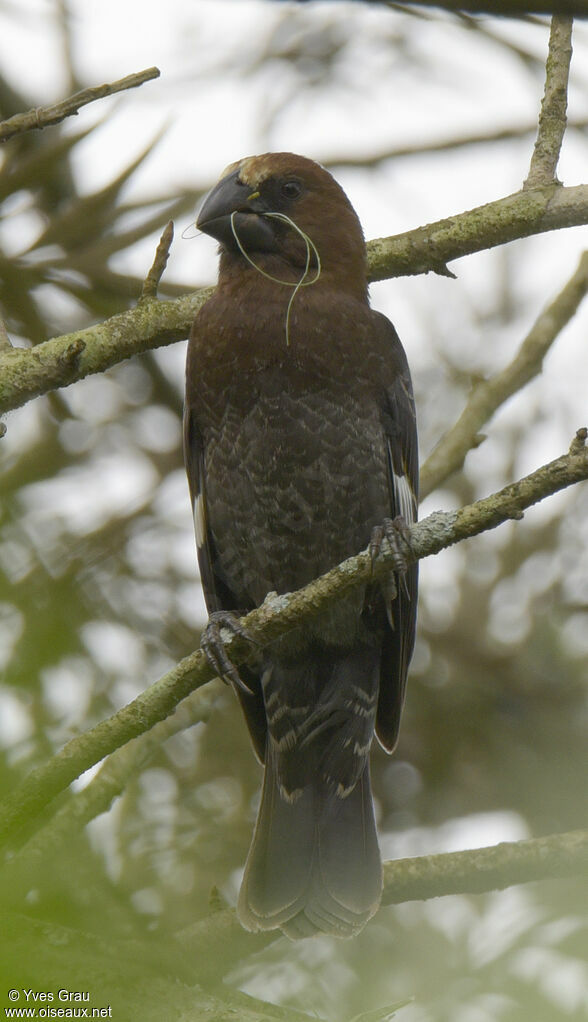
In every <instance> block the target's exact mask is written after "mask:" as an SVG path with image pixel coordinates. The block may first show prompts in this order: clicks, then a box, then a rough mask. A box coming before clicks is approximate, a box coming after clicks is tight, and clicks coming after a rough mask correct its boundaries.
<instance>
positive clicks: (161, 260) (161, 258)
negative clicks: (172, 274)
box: [140, 220, 174, 301]
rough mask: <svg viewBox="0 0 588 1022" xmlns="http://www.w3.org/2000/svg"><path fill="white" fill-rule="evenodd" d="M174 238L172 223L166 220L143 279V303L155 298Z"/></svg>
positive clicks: (141, 299)
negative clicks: (149, 266)
mask: <svg viewBox="0 0 588 1022" xmlns="http://www.w3.org/2000/svg"><path fill="white" fill-rule="evenodd" d="M173 238H174V222H173V220H168V222H167V224H166V226H165V228H164V230H163V233H162V235H161V237H160V239H159V244H158V246H157V248H156V250H155V258H154V259H153V264H152V266H151V269H150V270H149V273H148V274H147V276H146V277H145V283H144V284H143V290H142V291H141V298H140V301H144V300H145V299H149V298H157V288H158V287H159V281H160V280H161V278H162V276H163V271H164V270H165V267H166V266H167V261H168V259H169V250H170V248H171V243H172V241H173Z"/></svg>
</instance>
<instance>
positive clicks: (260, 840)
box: [238, 756, 382, 939]
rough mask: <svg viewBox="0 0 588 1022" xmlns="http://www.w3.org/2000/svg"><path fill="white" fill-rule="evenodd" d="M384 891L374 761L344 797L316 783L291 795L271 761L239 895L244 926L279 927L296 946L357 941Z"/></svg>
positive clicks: (260, 928)
mask: <svg viewBox="0 0 588 1022" xmlns="http://www.w3.org/2000/svg"><path fill="white" fill-rule="evenodd" d="M381 892H382V866H381V861H380V852H379V848H378V839H377V835H376V824H375V820H374V809H373V803H372V795H371V789H370V775H369V763H368V761H367V760H366V762H365V767H364V769H363V772H362V773H361V775H360V777H359V779H358V781H357V783H356V784H355V786H354V787H353V789H352V790H351V791H348V792H345V793H344V794H342V793H341V792H337V791H336V790H334V789H333V788H332V787H328V788H326V787H325V785H324V784H322V783H321V782H320V778H318V777H315V778H313V779H312V780H311V781H310V783H308V784H307V785H305V787H304V788H303V789H302V790H301V791H299V792H297V793H295V795H294V796H286V795H285V793H284V792H283V790H282V789H281V788H280V785H279V783H278V775H277V770H276V765H275V762H274V761H273V757H271V756H268V757H267V759H266V766H265V776H264V784H263V792H262V797H261V806H260V809H259V814H258V818H257V824H256V828H255V834H254V836H253V841H252V844H251V848H250V850H249V855H248V858H247V864H246V866H245V875H244V877H243V883H242V885H241V892H240V895H239V904H238V915H239V919H240V921H241V923H242V925H243V926H244V927H246V929H248V930H271V929H276V928H278V927H279V928H280V929H281V930H282V931H283V932H284V933H285V934H287V936H289V937H291V938H293V939H297V938H299V937H309V936H312V935H313V934H315V933H328V934H333V935H334V936H337V937H350V936H352V935H353V934H355V933H357V932H359V930H361V929H362V927H363V926H364V925H365V923H366V922H367V921H368V919H369V918H370V917H371V916H372V915H373V914H374V912H375V911H376V909H377V908H378V905H379V902H380V897H381Z"/></svg>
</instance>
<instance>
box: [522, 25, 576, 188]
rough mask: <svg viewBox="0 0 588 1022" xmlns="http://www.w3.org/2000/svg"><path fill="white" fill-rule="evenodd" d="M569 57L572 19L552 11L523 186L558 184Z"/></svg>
mask: <svg viewBox="0 0 588 1022" xmlns="http://www.w3.org/2000/svg"><path fill="white" fill-rule="evenodd" d="M571 59H572V19H571V18H570V17H561V16H560V15H558V14H554V16H553V18H552V19H551V32H550V34H549V52H548V54H547V63H546V67H545V91H544V93H543V100H542V102H541V112H540V114H539V125H538V128H537V138H536V140H535V147H534V149H533V155H532V157H531V166H530V167H529V174H528V176H527V180H526V181H525V183H524V185H523V188H541V187H543V186H545V185H549V184H559V183H560V182H559V181H558V179H557V176H556V171H557V163H558V160H559V153H560V150H561V146H562V142H563V137H564V134H565V130H566V110H567V105H568V80H569V75H570V62H571Z"/></svg>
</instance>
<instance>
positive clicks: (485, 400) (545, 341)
mask: <svg viewBox="0 0 588 1022" xmlns="http://www.w3.org/2000/svg"><path fill="white" fill-rule="evenodd" d="M587 291H588V252H585V253H584V254H583V255H582V257H581V259H580V263H579V265H578V268H577V270H576V272H575V273H574V275H573V276H572V277H571V279H570V280H569V281H568V283H567V284H566V286H565V287H564V288H563V290H562V291H561V292H560V294H559V295H558V296H557V298H555V299H554V301H552V302H551V303H550V304H549V305H548V306H547V307H546V308H545V309H544V310H543V312H542V313H541V315H540V316H539V318H538V319H537V320H536V322H535V323H534V324H533V326H532V328H531V330H530V331H529V333H528V334H527V336H526V338H525V340H524V341H523V343H522V344H521V347H520V348H519V350H518V352H517V354H516V355H515V357H514V359H513V360H512V362H511V363H510V364H509V365H507V366H506V367H505V368H504V369H503V370H502V371H501V372H499V373H497V374H496V376H493V377H491V379H489V380H483V381H482V382H481V383H477V384H476V386H475V387H474V389H473V391H472V393H471V395H470V398H469V400H468V403H467V405H466V407H465V408H464V410H463V412H462V413H461V415H460V417H459V419H458V420H457V422H456V423H455V425H454V426H452V427H451V429H450V430H449V431H448V432H447V433H446V434H445V435H444V436H443V437H442V438H441V440H440V441H439V443H438V444H437V446H436V447H435V448H434V450H433V451H432V453H431V454H430V455H429V457H428V458H427V460H426V462H425V463H424V465H423V466H422V468H421V477H420V493H421V496H422V497H423V498H424V497H426V496H427V494H428V493H431V491H432V490H434V489H436V487H437V486H439V484H440V483H441V482H442V481H443V480H444V479H446V478H447V476H449V475H451V473H452V472H455V471H456V470H457V469H459V468H461V466H462V465H463V463H464V460H465V457H466V455H467V453H468V451H470V450H472V448H474V447H477V446H478V444H479V443H480V441H481V440H482V439H483V437H481V436H480V429H481V428H482V426H483V425H484V423H486V422H488V420H489V419H490V417H491V416H492V415H493V414H494V412H495V411H496V410H497V408H500V406H501V405H503V404H504V402H505V401H507V400H508V398H509V397H511V396H512V395H513V394H515V393H516V392H517V391H519V390H521V388H522V387H524V386H525V384H526V383H528V382H529V381H530V380H532V379H533V377H534V376H537V375H538V374H539V373H540V372H541V367H542V364H543V359H544V358H545V355H546V354H547V352H548V351H549V348H550V347H551V345H552V343H553V341H554V340H555V339H556V337H557V336H558V334H559V333H560V332H561V331H562V330H563V328H564V326H565V325H566V323H567V322H568V321H569V320H570V319H571V317H572V316H573V315H574V314H575V312H576V310H577V308H578V306H579V304H580V302H581V301H582V299H583V298H584V296H585V294H586V292H587Z"/></svg>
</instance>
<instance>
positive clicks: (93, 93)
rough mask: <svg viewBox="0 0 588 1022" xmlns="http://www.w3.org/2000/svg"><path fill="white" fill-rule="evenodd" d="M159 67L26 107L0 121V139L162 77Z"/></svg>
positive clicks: (5, 140)
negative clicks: (51, 102)
mask: <svg viewBox="0 0 588 1022" xmlns="http://www.w3.org/2000/svg"><path fill="white" fill-rule="evenodd" d="M160 73H161V72H160V70H159V68H157V67H148V68H147V69H146V70H145V71H137V72H136V73H135V74H132V75H126V77H125V78H119V79H118V81H116V82H109V83H106V84H105V85H93V86H91V87H90V88H88V89H82V91H81V92H76V93H75V94H74V95H73V96H69V97H68V98H67V99H63V100H61V101H60V102H59V103H54V104H53V105H52V106H45V107H36V108H35V109H34V110H27V111H26V113H22V114H15V115H14V117H9V118H8V119H7V120H6V121H1V122H0V142H7V141H8V139H10V138H13V137H14V135H20V134H21V133H22V132H23V131H31V130H32V129H34V128H47V127H48V126H49V125H50V124H58V123H59V122H60V121H63V120H65V118H66V117H71V116H73V115H75V114H77V112H78V110H80V108H81V107H83V106H86V105H87V104H88V103H94V102H95V100H97V99H103V98H104V96H113V95H114V94H115V93H116V92H123V91H124V90H126V89H136V88H137V86H139V85H143V83H144V82H148V81H151V79H153V78H159V75H160Z"/></svg>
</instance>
